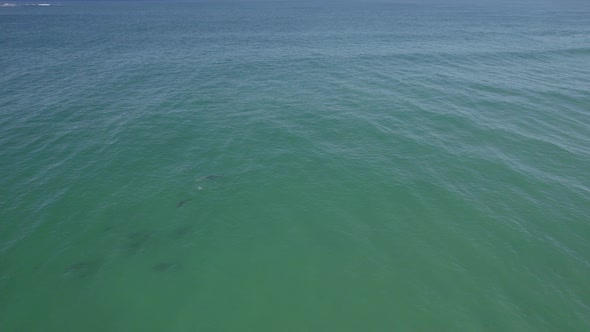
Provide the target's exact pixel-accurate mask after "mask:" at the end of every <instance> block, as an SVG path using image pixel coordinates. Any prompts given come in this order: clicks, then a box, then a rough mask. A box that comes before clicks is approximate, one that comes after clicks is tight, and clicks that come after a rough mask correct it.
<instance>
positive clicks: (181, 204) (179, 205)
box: [176, 198, 193, 208]
mask: <svg viewBox="0 0 590 332" xmlns="http://www.w3.org/2000/svg"><path fill="white" fill-rule="evenodd" d="M192 200H193V199H192V198H187V199H183V200H182V201H180V202H178V204H176V208H179V207H181V206H183V205H184V203H186V202H188V201H192Z"/></svg>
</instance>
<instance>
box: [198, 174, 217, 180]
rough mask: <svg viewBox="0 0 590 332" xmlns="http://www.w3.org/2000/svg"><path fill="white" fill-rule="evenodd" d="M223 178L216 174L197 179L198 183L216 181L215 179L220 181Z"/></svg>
mask: <svg viewBox="0 0 590 332" xmlns="http://www.w3.org/2000/svg"><path fill="white" fill-rule="evenodd" d="M221 177H223V175H216V174H211V175H207V176H203V177H200V178H198V179H197V181H203V180H215V179H219V178H221Z"/></svg>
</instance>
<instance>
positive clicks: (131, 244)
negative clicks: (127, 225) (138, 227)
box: [123, 231, 153, 254]
mask: <svg viewBox="0 0 590 332" xmlns="http://www.w3.org/2000/svg"><path fill="white" fill-rule="evenodd" d="M152 238H153V233H152V232H148V231H136V232H131V233H129V234H127V236H126V237H125V243H124V245H123V247H124V248H125V251H126V252H127V253H128V254H137V253H139V252H141V251H143V250H144V249H145V248H146V247H147V246H148V244H149V242H150V241H151V240H152Z"/></svg>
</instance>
